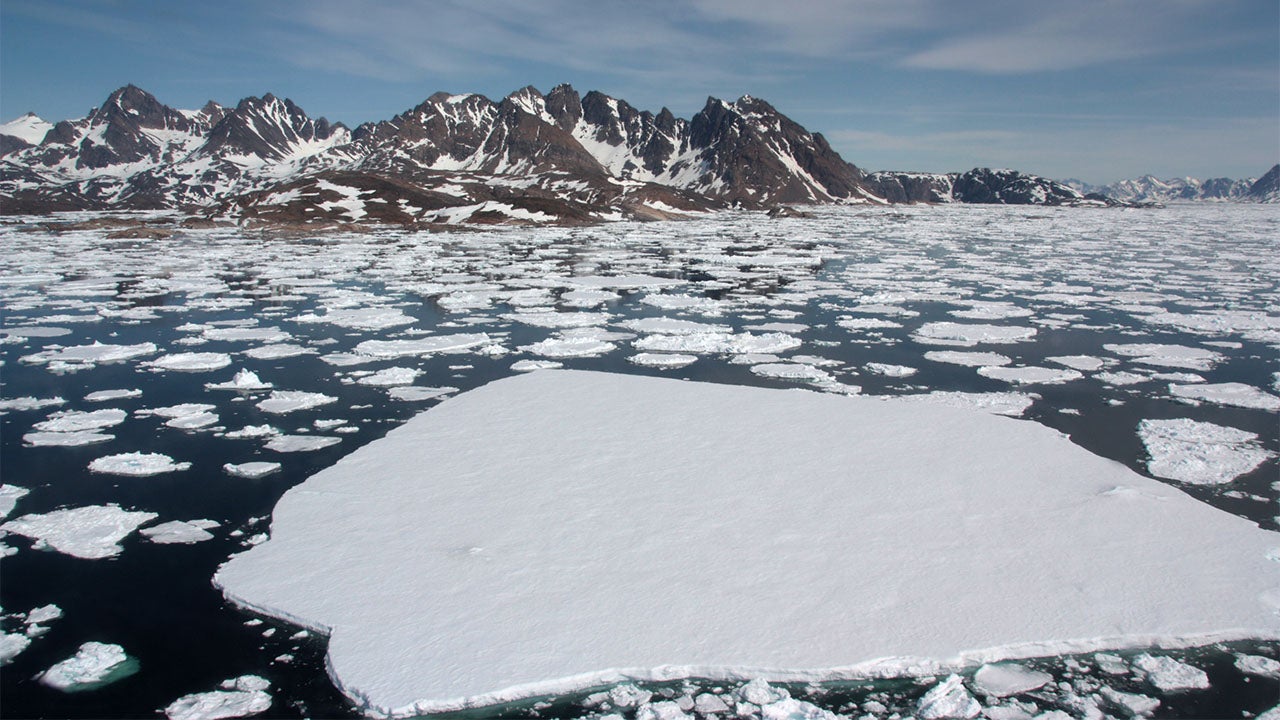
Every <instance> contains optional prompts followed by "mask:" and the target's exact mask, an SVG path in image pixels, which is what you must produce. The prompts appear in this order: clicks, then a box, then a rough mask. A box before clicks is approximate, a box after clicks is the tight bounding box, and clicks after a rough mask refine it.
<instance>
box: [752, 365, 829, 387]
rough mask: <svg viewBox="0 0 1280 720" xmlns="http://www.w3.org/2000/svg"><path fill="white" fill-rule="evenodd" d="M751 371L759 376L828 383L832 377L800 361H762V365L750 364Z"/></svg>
mask: <svg viewBox="0 0 1280 720" xmlns="http://www.w3.org/2000/svg"><path fill="white" fill-rule="evenodd" d="M751 372H753V373H755V374H756V375H760V376H761V377H771V378H778V379H781V380H799V381H802V382H811V383H828V382H832V381H833V380H834V378H832V377H831V374H830V373H828V372H826V371H825V370H822V369H821V368H816V367H814V366H812V365H802V364H800V363H764V364H762V365H752V366H751Z"/></svg>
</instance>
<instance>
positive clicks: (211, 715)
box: [164, 675, 271, 720]
mask: <svg viewBox="0 0 1280 720" xmlns="http://www.w3.org/2000/svg"><path fill="white" fill-rule="evenodd" d="M270 687H271V683H270V682H268V681H267V680H266V679H264V678H261V677H259V676H257V675H242V676H240V677H238V678H232V679H231V680H226V681H224V682H223V683H222V685H221V688H222V689H220V690H211V691H209V692H202V693H192V694H191V695H183V696H182V697H180V698H178V699H177V700H174V701H173V702H171V703H169V705H168V706H166V707H165V709H164V714H165V717H167V718H169V720H222V718H239V717H251V716H253V715H258V714H261V713H264V712H266V711H267V710H268V709H270V707H271V693H269V692H267V689H268V688H270Z"/></svg>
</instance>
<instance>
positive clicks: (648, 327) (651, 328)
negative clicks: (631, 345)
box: [618, 317, 733, 335]
mask: <svg viewBox="0 0 1280 720" xmlns="http://www.w3.org/2000/svg"><path fill="white" fill-rule="evenodd" d="M618 326H619V327H624V328H626V329H628V330H633V331H635V332H638V333H644V334H646V335H651V334H662V335H692V334H694V333H727V332H731V331H732V330H733V328H731V327H729V326H728V325H717V324H714V323H702V322H694V321H693V320H680V319H678V318H668V317H650V318H636V319H634V320H626V321H623V322H620V323H618Z"/></svg>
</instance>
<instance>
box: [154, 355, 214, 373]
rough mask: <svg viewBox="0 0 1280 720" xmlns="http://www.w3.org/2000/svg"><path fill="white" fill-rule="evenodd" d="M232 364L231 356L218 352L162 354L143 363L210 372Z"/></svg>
mask: <svg viewBox="0 0 1280 720" xmlns="http://www.w3.org/2000/svg"><path fill="white" fill-rule="evenodd" d="M230 364H231V356H230V355H228V354H226V353H217V352H190V353H173V354H170V355H161V356H160V357H158V358H156V359H155V360H151V361H150V362H146V363H143V365H144V366H146V367H149V368H151V369H152V370H177V371H179V372H209V371H212V370H221V369H222V368H224V367H226V366H228V365H230Z"/></svg>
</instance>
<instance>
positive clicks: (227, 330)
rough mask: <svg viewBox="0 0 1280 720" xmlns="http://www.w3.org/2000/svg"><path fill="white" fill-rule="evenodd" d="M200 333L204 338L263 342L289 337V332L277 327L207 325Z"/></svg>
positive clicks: (274, 341) (275, 341)
mask: <svg viewBox="0 0 1280 720" xmlns="http://www.w3.org/2000/svg"><path fill="white" fill-rule="evenodd" d="M201 335H202V336H204V339H206V340H220V341H224V342H250V341H256V342H263V343H277V342H281V341H283V340H288V339H289V338H290V337H291V336H290V335H289V333H287V332H285V331H283V330H281V329H280V328H278V327H209V328H205V329H204V330H203V331H202V332H201Z"/></svg>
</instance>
